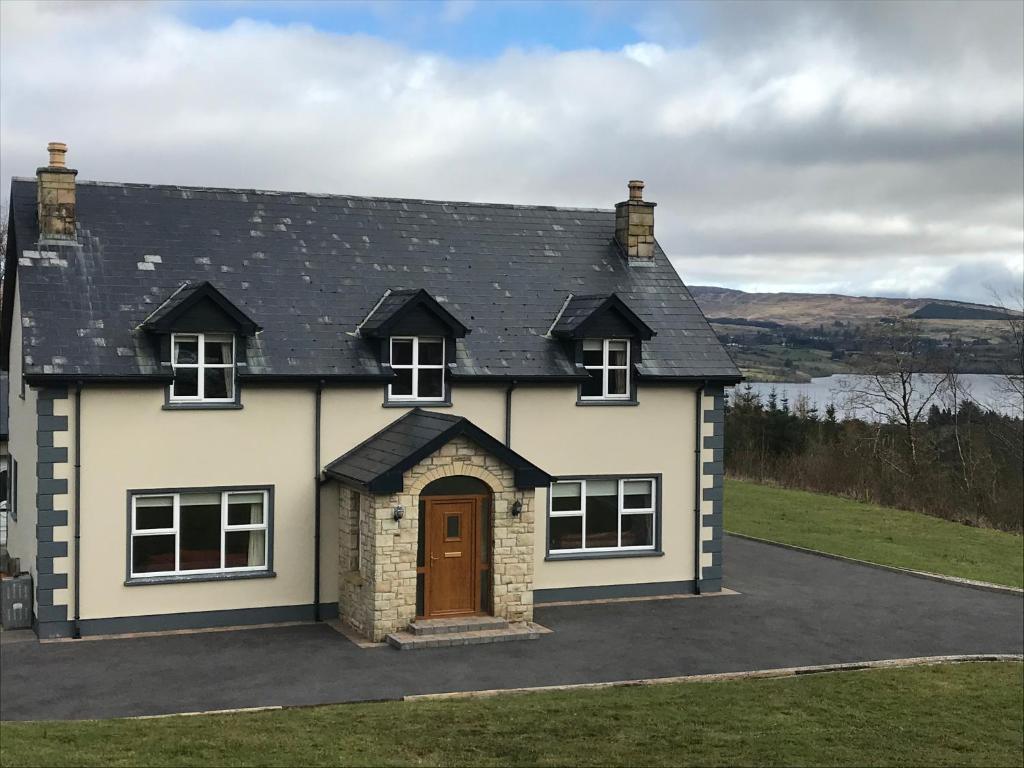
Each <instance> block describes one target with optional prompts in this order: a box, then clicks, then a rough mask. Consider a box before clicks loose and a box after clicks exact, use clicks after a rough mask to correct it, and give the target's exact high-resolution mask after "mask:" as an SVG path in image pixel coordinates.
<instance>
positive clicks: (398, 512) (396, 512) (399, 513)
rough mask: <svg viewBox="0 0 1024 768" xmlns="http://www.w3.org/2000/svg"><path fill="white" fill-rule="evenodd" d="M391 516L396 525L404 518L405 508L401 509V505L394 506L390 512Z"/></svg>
mask: <svg viewBox="0 0 1024 768" xmlns="http://www.w3.org/2000/svg"><path fill="white" fill-rule="evenodd" d="M391 515H392V517H394V518H395V522H396V523H397V522H398V521H399V520H401V519H402V518H403V517H405V507H403V506H402V505H401V504H395V508H394V509H393V510H391Z"/></svg>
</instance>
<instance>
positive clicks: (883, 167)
mask: <svg viewBox="0 0 1024 768" xmlns="http://www.w3.org/2000/svg"><path fill="white" fill-rule="evenodd" d="M735 5H736V4H715V5H711V6H707V7H706V8H704V16H703V17H702V19H701V21H700V24H701V25H703V26H701V27H700V28H701V29H702V31H703V37H702V38H701V39H699V40H698V41H697V42H694V41H693V40H688V41H686V42H685V44H683V43H682V42H680V41H679V38H678V35H679V34H680V32H679V30H680V29H684V28H685V29H688V30H690V31H691V32H692V30H693V28H694V27H693V26H692V24H691V23H690V20H689V19H688V18H684V17H683V16H678V17H673V18H669V16H667V15H666V14H670V13H671V12H673V9H674V8H675V6H663V5H662V6H657V7H656V8H655V9H654V11H653V12H652V13H651V14H648V15H647V16H646V17H645V18H646V19H647V21H646V22H644V21H643V20H641V24H640V26H641V28H642V29H645V30H648V32H649V37H648V40H647V41H645V42H642V43H637V44H633V45H629V46H626V47H625V48H624V49H623V50H621V51H597V50H586V51H568V52H557V51H552V50H509V51H507V52H505V53H504V54H502V55H499V56H496V57H494V58H492V59H484V60H481V59H473V60H461V59H454V58H450V57H447V56H443V55H440V54H435V53H424V52H420V51H415V50H410V49H408V48H404V47H401V46H398V45H394V44H390V43H388V42H386V41H383V40H380V39H376V38H370V37H366V36H343V35H336V34H328V33H324V32H321V31H318V30H316V29H313V28H312V27H310V26H308V25H288V26H275V25H271V24H267V23H257V22H252V21H246V20H239V21H237V22H235V23H234V24H232V25H230V26H228V27H226V28H223V29H215V30H209V29H200V28H197V27H194V26H191V25H189V24H188V23H186V22H185V21H183V20H182V18H181V17H179V16H176V15H175V7H174V6H155V5H142V4H139V5H131V6H127V5H120V4H118V5H106V4H104V5H96V4H80V5H79V4H70V5H69V4H44V5H30V4H20V3H2V4H0V94H2V98H0V133H2V137H3V141H2V142H0V174H2V176H3V177H4V178H6V177H8V176H10V175H30V174H32V173H33V172H34V169H35V167H36V166H37V165H38V164H39V163H40V162H41V160H42V159H43V157H44V147H45V144H46V142H47V141H48V140H64V141H66V142H68V144H69V146H70V161H71V162H72V164H73V165H75V166H76V167H77V168H79V170H80V175H81V177H82V178H92V179H104V180H116V181H144V182H163V183H179V184H203V185H212V186H239V187H262V188H271V189H301V190H309V191H324V192H337V193H349V194H375V195H388V196H412V197H433V198H447V199H476V200H491V201H509V202H519V203H543V204H561V205H582V206H601V207H610V206H611V205H612V204H613V203H615V202H616V201H617V200H619V199H621V198H622V197H623V196H624V195H625V192H626V190H625V182H626V180H627V179H630V178H638V177H639V178H644V179H646V181H647V183H648V187H647V189H648V193H649V197H650V198H651V199H654V200H656V201H657V202H658V203H659V206H658V209H657V231H658V235H659V240H660V241H661V243H662V245H663V246H664V247H665V249H666V250H667V251H668V252H669V253H670V254H672V255H673V256H674V257H675V258H676V263H677V265H678V267H679V269H680V271H681V273H682V275H683V277H684V279H685V280H687V281H688V282H693V283H705V284H706V283H714V282H719V283H726V284H729V285H733V286H737V287H748V288H755V287H756V288H758V289H762V290H771V289H773V288H777V289H783V288H788V289H792V287H793V286H801V287H802V288H805V289H814V290H848V291H851V292H855V293H868V292H872V291H884V292H886V293H890V294H891V293H902V292H910V293H914V294H918V295H925V294H933V295H935V294H939V295H948V296H963V297H971V296H974V297H977V295H978V294H979V292H980V291H981V290H982V289H981V288H980V287H979V286H980V285H981V280H982V279H985V280H991V279H998V280H1007V279H1010V280H1013V279H1017V280H1018V281H1019V280H1020V279H1021V276H1022V270H1024V266H1022V261H1024V255H1022V254H1024V189H1022V186H1024V181H1022V179H1021V167H1022V162H1024V150H1022V148H1021V144H1022V142H1024V127H1022V125H1024V118H1022V114H1024V88H1022V82H1021V79H1022V78H1021V70H1022V67H1024V65H1022V63H1021V61H1020V54H1019V52H1017V53H1014V51H1013V45H1012V44H1013V42H1014V41H1015V40H1016V42H1017V43H1018V44H1019V43H1020V42H1021V40H1020V37H1021V33H1020V25H1019V24H1018V25H1017V26H1016V31H1014V23H1015V17H1014V14H1017V15H1020V14H1019V9H1017V7H1016V6H1015V5H1012V4H1004V6H1002V8H1004V9H1005V10H1003V11H1000V10H999V9H1000V6H998V5H997V6H994V8H995V10H993V7H992V6H984V7H983V8H982V9H981V11H975V10H974V9H976V8H977V6H971V7H964V8H959V7H957V6H952V5H949V6H944V8H945V9H946V14H945V15H946V17H947V18H946V19H945V21H944V25H938V24H931V26H929V24H930V22H929V20H928V14H929V13H930V9H929V8H928V7H924V8H919V7H917V6H911V5H908V4H899V5H902V6H906V8H905V10H903V11H896V10H893V9H892V8H890V7H888V5H887V4H869V5H870V6H871V7H872V8H874V10H870V9H867V8H866V7H861V6H857V7H856V8H851V6H852V5H854V4H849V3H843V4H838V5H835V6H829V5H814V6H782V7H777V6H767V10H765V8H766V6H763V5H760V4H759V5H757V6H748V7H745V9H746V10H745V15H743V16H742V17H740V16H738V15H737V12H736V10H735V8H734V6H735ZM883 6H885V7H883ZM679 7H680V8H681V9H682V11H680V13H684V12H685V13H690V14H692V12H693V6H691V5H690V4H683V5H682V6H679ZM773 9H774V10H773ZM486 10H487V9H486V6H478V7H475V8H474V7H471V5H469V4H451V5H449V6H446V7H445V8H444V9H443V10H442V16H443V17H444V18H446V19H447V20H448V21H449V22H450V23H453V24H454V23H458V24H461V25H463V27H464V26H465V25H467V24H470V23H471V21H472V19H473V18H475V16H476V15H478V14H482V13H486ZM900 13H902V14H903V15H902V16H901V15H900ZM1000 13H1001V14H1002V15H1000ZM759 14H760V15H759ZM915 14H916V15H915ZM950 16H953V17H954V18H949V17H950ZM961 16H962V17H963V18H962V19H961V18H960V17H961ZM968 17H969V18H968ZM655 18H657V19H658V20H659V21H658V23H654V22H652V21H651V20H652V19H655ZM688 25H690V26H688ZM901 25H902V26H901ZM900 29H904V30H908V29H909V30H911V31H910V32H906V33H905V34H904V36H903V37H900V36H899V35H897V34H896V32H898V31H899V30H900ZM1007 29H1009V31H1007ZM893 30H895V31H893ZM670 33H671V34H670ZM673 35H675V36H676V37H675V38H673ZM887 35H891V36H892V39H891V40H890V42H889V44H888V47H880V45H881V44H880V42H879V40H880V39H883V40H884V39H886V36H887ZM1014 35H1015V36H1016V37H1014ZM44 40H45V41H46V52H47V53H46V55H45V56H41V55H40V50H41V48H40V45H41V41H44ZM1019 47H1020V46H1019V45H1018V48H1019ZM974 264H983V265H985V269H979V270H977V271H976V272H972V265H974ZM992 265H996V266H997V267H999V268H998V269H997V268H995V267H992ZM982 273H984V276H982ZM972 274H976V275H977V278H973V277H972V276H971V275H972Z"/></svg>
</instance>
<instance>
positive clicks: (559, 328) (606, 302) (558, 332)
mask: <svg viewBox="0 0 1024 768" xmlns="http://www.w3.org/2000/svg"><path fill="white" fill-rule="evenodd" d="M606 307H615V308H618V309H621V312H622V314H623V317H624V319H625V320H626V321H627V322H628V323H629V324H630V325H632V326H633V328H634V329H635V330H636V332H638V333H639V335H640V336H641V337H642V338H644V339H649V338H651V337H652V336H654V335H656V332H655V331H654V330H653V329H652V328H650V327H649V326H648V325H647V324H646V323H644V321H643V320H641V319H640V318H638V317H634V315H633V311H632V310H631V309H630V308H629V305H627V304H625V302H623V301H622V300H621V299H620V298H619V297H618V296H617V295H616V294H614V293H613V294H610V295H608V296H576V295H573V296H572V297H571V298H570V299H569V301H568V302H566V304H565V307H564V308H563V309H562V314H561V315H559V316H558V319H557V320H556V321H555V324H554V325H553V326H551V335H552V336H558V337H569V336H572V335H573V333H574V332H575V331H577V330H578V329H580V328H581V326H583V325H584V324H585V323H586V322H587V321H588V320H589V319H590V318H591V317H593V316H594V313H595V312H598V311H600V310H602V309H605V308H606ZM637 321H639V322H637ZM584 330H585V329H584Z"/></svg>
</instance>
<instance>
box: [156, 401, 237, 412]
mask: <svg viewBox="0 0 1024 768" xmlns="http://www.w3.org/2000/svg"><path fill="white" fill-rule="evenodd" d="M163 410H165V411H240V410H242V404H241V403H164V406H163Z"/></svg>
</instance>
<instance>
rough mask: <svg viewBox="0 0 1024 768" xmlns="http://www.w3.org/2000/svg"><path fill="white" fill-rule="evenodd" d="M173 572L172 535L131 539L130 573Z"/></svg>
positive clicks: (134, 537)
mask: <svg viewBox="0 0 1024 768" xmlns="http://www.w3.org/2000/svg"><path fill="white" fill-rule="evenodd" d="M173 570H174V534H173V533H166V534H161V535H159V536H133V537H132V573H156V572H158V571H173Z"/></svg>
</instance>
